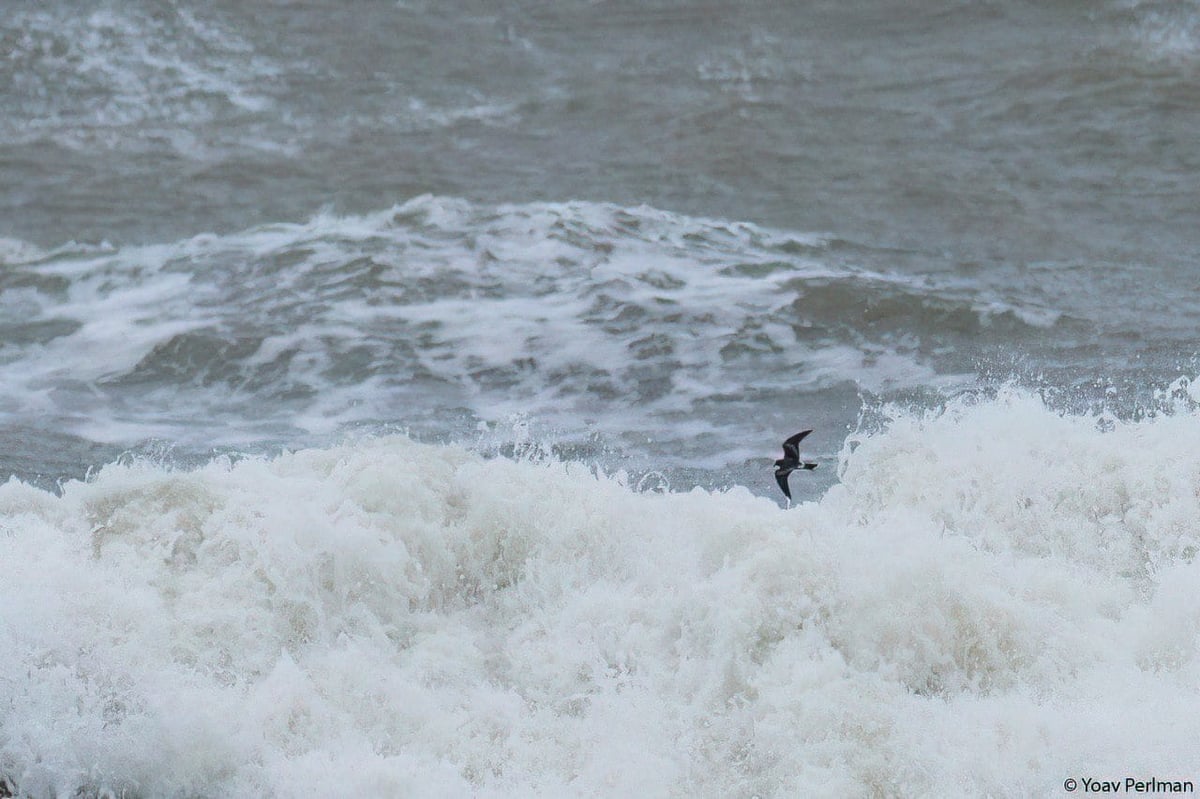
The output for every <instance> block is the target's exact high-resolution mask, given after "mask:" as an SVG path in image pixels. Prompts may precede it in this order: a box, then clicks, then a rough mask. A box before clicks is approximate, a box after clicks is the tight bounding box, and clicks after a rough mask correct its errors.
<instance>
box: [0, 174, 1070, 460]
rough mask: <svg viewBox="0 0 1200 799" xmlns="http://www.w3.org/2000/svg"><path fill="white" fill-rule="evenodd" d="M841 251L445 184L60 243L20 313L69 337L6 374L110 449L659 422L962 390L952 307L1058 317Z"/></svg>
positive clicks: (1044, 320)
mask: <svg viewBox="0 0 1200 799" xmlns="http://www.w3.org/2000/svg"><path fill="white" fill-rule="evenodd" d="M825 248H826V243H825V242H824V240H823V239H821V238H820V237H818V236H806V235H802V234H796V233H787V232H783V231H773V230H769V229H764V228H761V227H758V226H756V225H752V224H747V223H739V222H730V221H726V220H719V219H703V218H695V217H687V216H681V215H678V214H672V213H668V212H664V211H660V210H656V209H653V208H647V207H637V208H622V207H619V206H615V205H610V204H601V203H586V202H572V203H541V204H528V205H502V206H497V207H490V206H478V205H473V204H470V203H467V202H463V201H461V200H454V199H447V198H438V197H428V196H426V197H420V198H416V199H414V200H412V201H409V202H407V203H404V204H403V205H400V206H397V207H395V208H392V209H389V210H387V211H384V212H379V213H374V214H367V215H362V216H349V217H346V216H335V215H332V214H321V215H318V216H317V217H315V218H313V219H312V220H310V221H309V222H307V223H305V224H275V225H266V226H262V227H257V228H253V229H250V230H247V231H244V232H242V233H237V234H231V235H225V236H216V235H211V234H205V235H200V236H196V237H194V238H190V239H187V240H183V241H178V242H174V243H169V244H158V245H146V246H141V247H127V248H123V249H120V250H114V249H112V248H101V249H94V248H93V249H85V248H78V249H77V250H71V249H69V248H68V249H60V250H58V251H55V252H53V253H48V254H46V257H45V258H44V259H43V260H36V261H33V262H26V263H24V264H22V268H23V269H25V270H27V271H28V272H29V274H30V275H32V276H33V277H36V279H37V280H41V281H43V282H49V284H50V287H51V288H52V289H53V290H45V291H40V292H35V291H34V290H33V289H13V290H12V291H6V292H5V295H4V301H5V302H6V303H20V305H21V308H22V311H21V315H20V316H19V317H17V316H14V318H21V319H23V320H24V321H25V322H28V323H31V324H39V325H42V326H43V327H42V328H39V330H43V329H44V331H46V332H45V333H39V335H38V337H37V339H36V341H34V342H33V343H30V344H29V345H27V346H25V347H24V348H23V349H22V350H21V351H20V352H19V357H15V358H13V359H12V360H11V361H10V362H9V363H7V364H0V379H2V380H3V381H4V384H5V386H6V390H7V392H8V394H9V397H10V404H15V405H16V406H17V407H18V408H19V409H23V410H24V412H27V413H30V414H36V415H37V416H38V417H39V418H46V417H47V414H49V415H51V416H54V418H57V419H59V420H60V421H61V423H62V424H63V425H65V426H66V427H68V428H69V429H71V430H72V431H73V432H80V431H81V430H82V427H83V426H86V427H87V435H88V437H89V438H92V437H96V438H94V439H93V440H101V441H121V442H126V441H127V440H126V439H124V438H120V437H118V436H117V433H118V432H120V433H121V435H124V433H125V432H126V431H128V430H129V429H130V427H129V426H130V424H136V423H137V422H138V421H139V420H140V421H141V422H144V423H145V425H146V430H147V431H148V434H153V435H160V434H165V435H166V436H167V437H168V438H173V439H179V438H187V437H188V436H193V437H198V438H199V439H202V440H205V441H209V440H211V437H212V436H216V435H220V436H227V435H228V433H229V432H230V431H231V430H235V429H236V430H239V431H240V430H242V429H251V428H253V426H254V425H255V424H260V425H261V426H262V427H263V429H264V430H270V431H275V430H277V429H279V427H280V425H287V426H288V427H289V428H290V429H291V430H292V431H300V432H302V433H313V434H321V435H324V434H327V433H329V432H332V431H336V430H337V429H338V428H339V427H340V426H342V425H346V424H357V423H364V422H365V423H372V422H376V421H380V420H382V421H384V422H397V421H398V422H400V423H409V422H412V421H413V420H418V421H419V420H420V418H421V416H422V414H427V413H432V412H434V410H436V409H438V408H461V409H465V411H464V412H467V413H471V414H474V415H475V416H476V417H477V418H478V419H482V420H485V421H489V422H498V421H501V420H503V419H506V418H508V417H510V416H511V415H513V414H515V413H525V414H530V415H532V416H535V417H538V418H539V419H541V420H542V421H543V422H545V423H547V424H552V425H558V426H559V427H561V428H562V429H564V430H570V429H575V430H578V429H579V428H580V425H581V420H582V422H583V424H584V425H586V426H587V427H588V428H589V429H591V430H599V431H601V432H605V433H608V434H612V435H616V434H624V433H625V432H628V431H634V432H637V433H639V434H643V435H653V434H656V433H657V431H660V430H661V429H663V426H664V422H663V421H662V420H663V419H664V418H669V419H670V422H669V426H670V427H671V428H676V427H678V426H679V425H681V424H683V422H684V420H685V418H686V419H692V418H694V417H695V416H696V415H697V413H698V411H697V407H698V406H701V405H703V404H704V403H705V402H709V401H711V400H712V398H714V397H722V396H729V397H734V396H744V395H745V394H746V393H747V392H750V391H758V392H778V391H780V390H781V387H780V385H779V383H780V381H779V375H781V374H783V375H787V376H788V377H787V381H786V391H787V392H788V394H789V395H795V396H799V395H801V394H803V393H804V392H816V391H824V390H830V389H834V388H839V387H846V386H849V387H850V389H849V390H850V391H851V392H852V391H853V390H854V389H855V388H860V389H863V390H867V391H872V392H883V391H888V390H893V389H899V388H905V387H915V386H927V385H930V384H938V383H940V382H946V381H949V382H952V383H961V382H962V381H963V380H964V379H968V378H969V377H970V376H969V375H962V374H959V373H958V372H957V371H951V370H947V369H945V368H943V367H942V366H941V364H939V363H937V362H936V356H934V357H931V355H930V350H929V348H928V347H927V346H925V344H924V343H923V339H922V336H923V335H925V334H926V333H928V334H929V335H932V336H937V335H940V334H941V329H940V328H939V327H937V324H938V323H937V315H939V314H942V315H944V314H954V315H955V320H956V321H955V324H966V325H970V324H975V325H976V326H978V327H979V328H980V329H981V330H982V329H983V328H984V327H986V325H987V324H988V323H989V321H990V320H994V319H996V318H998V317H1005V318H1011V319H1014V320H1016V322H1015V323H1016V324H1018V325H1020V324H1024V323H1025V322H1028V323H1029V326H1030V327H1040V326H1043V325H1048V324H1052V323H1053V320H1054V319H1056V318H1057V315H1056V314H1057V312H1055V311H1053V310H1051V309H1049V308H1048V307H1046V306H1045V303H1044V301H1042V300H1040V299H1039V300H1036V301H1028V300H1027V299H1025V298H1021V297H1019V296H1015V297H1014V296H1004V295H1001V294H998V293H997V292H996V291H994V290H992V289H989V288H987V287H981V286H979V285H974V284H970V283H968V282H965V281H961V280H957V279H955V278H939V279H933V278H929V279H925V278H922V279H917V278H913V277H910V276H905V275H902V274H897V273H890V272H878V271H872V270H870V269H866V268H864V267H861V266H858V265H855V264H847V263H845V262H844V260H842V259H838V258H833V257H826V254H825ZM6 249H8V250H10V251H14V250H13V248H12V247H11V246H10V247H7V248H6ZM14 252H15V251H14ZM21 257H22V258H26V257H27V256H24V255H23V256H21ZM64 284H65V285H64ZM30 285H35V281H33V278H30ZM19 292H23V293H20V295H19V296H18V293H19ZM877 307H884V308H886V311H885V312H883V313H877V312H876V311H875V310H874V309H875V308H877ZM926 311H927V312H928V313H926ZM926 315H929V316H930V317H931V318H932V319H933V321H931V322H928V323H927V322H926V319H925V316H926ZM864 317H869V318H866V319H865V324H864ZM70 325H74V326H75V327H74V328H72V327H70ZM922 325H926V327H927V328H928V329H927V330H924V329H923V328H922ZM985 332H986V331H985ZM51 333H53V334H54V335H50V334H51ZM134 388H136V407H133V406H130V405H128V403H127V402H126V400H127V394H126V392H127V391H132V390H134ZM181 388H182V389H183V390H181ZM427 395H428V396H430V397H434V398H435V399H434V401H431V402H427V401H425V399H424V398H425V397H426V396H427ZM56 403H57V407H56V406H55V404H56ZM785 410H786V409H785ZM56 411H57V413H56ZM700 412H702V411H700ZM713 412H714V413H720V411H719V410H717V411H713ZM204 420H209V421H208V422H206V421H204ZM702 421H705V422H710V423H711V422H712V420H710V419H706V420H702ZM726 424H727V422H724V421H722V425H726ZM106 425H107V426H108V429H109V431H110V432H109V433H108V434H106V433H105V427H106ZM172 428H174V432H173V433H172V432H171V429H172ZM149 431H152V432H149ZM264 434H265V435H268V437H269V435H271V434H270V433H264ZM251 437H253V433H251ZM243 440H246V439H243ZM234 443H236V441H235V442H234ZM703 454H704V453H696V455H698V456H699V455H703ZM689 457H690V456H689Z"/></svg>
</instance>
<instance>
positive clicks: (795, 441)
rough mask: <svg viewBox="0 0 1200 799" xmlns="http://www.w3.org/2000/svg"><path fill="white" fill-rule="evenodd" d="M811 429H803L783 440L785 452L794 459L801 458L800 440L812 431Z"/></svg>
mask: <svg viewBox="0 0 1200 799" xmlns="http://www.w3.org/2000/svg"><path fill="white" fill-rule="evenodd" d="M811 432H812V431H811V430H801V431H800V432H799V433H797V434H796V435H794V436H792V437H791V438H789V439H788V440H787V441H785V442H783V454H784V455H786V456H787V457H789V458H791V459H792V460H794V461H798V460H800V442H801V441H803V440H804V437H805V436H806V435H808V434H809V433H811Z"/></svg>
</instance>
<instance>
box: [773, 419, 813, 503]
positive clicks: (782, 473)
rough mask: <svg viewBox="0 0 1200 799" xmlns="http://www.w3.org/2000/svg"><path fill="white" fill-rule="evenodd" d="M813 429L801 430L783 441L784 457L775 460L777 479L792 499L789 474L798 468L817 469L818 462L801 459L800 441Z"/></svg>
mask: <svg viewBox="0 0 1200 799" xmlns="http://www.w3.org/2000/svg"><path fill="white" fill-rule="evenodd" d="M811 432H812V431H811V430H801V431H800V432H799V433H797V434H796V435H794V436H792V437H791V438H789V439H788V440H787V441H785V442H783V457H782V458H780V459H779V460H777V461H775V481H776V482H777V483H779V487H780V488H781V489H782V490H783V495H784V496H785V497H787V498H788V502H791V501H792V491H791V489H790V488H788V475H789V474H791V473H792V472H794V471H796V470H797V469H815V468H817V464H815V463H813V462H812V461H802V460H800V442H801V441H803V440H804V437H805V436H806V435H808V434H809V433H811Z"/></svg>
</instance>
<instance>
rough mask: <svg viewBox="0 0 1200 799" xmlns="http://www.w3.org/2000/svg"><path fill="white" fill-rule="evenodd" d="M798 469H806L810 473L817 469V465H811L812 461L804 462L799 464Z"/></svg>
mask: <svg viewBox="0 0 1200 799" xmlns="http://www.w3.org/2000/svg"><path fill="white" fill-rule="evenodd" d="M800 468H801V469H808V470H809V471H810V472H811V471H812V470H813V469H815V468H817V464H815V463H813V462H812V461H805V462H804V463H802V464H800Z"/></svg>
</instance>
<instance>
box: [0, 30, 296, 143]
mask: <svg viewBox="0 0 1200 799" xmlns="http://www.w3.org/2000/svg"><path fill="white" fill-rule="evenodd" d="M0 32H4V33H6V34H7V36H8V40H9V41H11V42H12V43H13V46H12V48H11V52H10V53H9V54H8V55H9V57H10V59H11V60H12V61H13V62H14V63H15V64H16V65H19V67H20V68H19V69H17V71H16V72H15V73H14V86H13V89H14V91H15V95H14V96H15V99H16V100H17V101H18V102H19V103H20V111H21V112H22V113H16V114H9V115H7V116H8V117H11V120H10V119H7V118H6V119H3V120H0V135H3V136H4V137H5V138H6V139H8V140H10V141H11V140H17V141H22V140H32V139H35V138H40V137H48V138H50V139H51V140H53V141H55V142H56V143H58V144H60V145H63V146H66V147H72V148H80V149H83V148H91V147H93V146H95V145H97V144H98V145H100V146H102V147H111V148H135V149H136V148H140V147H145V146H146V145H147V142H146V139H147V137H148V136H149V137H150V138H155V137H161V138H164V139H169V140H171V141H172V142H173V143H174V144H175V146H176V149H177V150H178V151H179V152H180V153H182V154H185V155H193V154H195V153H196V152H197V151H200V150H203V149H204V148H205V147H206V146H207V145H204V144H201V143H200V142H199V140H197V138H196V137H195V136H194V135H192V134H191V133H189V132H187V131H186V130H179V129H174V126H176V125H182V126H184V127H185V128H186V127H190V128H194V127H195V126H197V125H199V124H202V123H206V122H210V121H212V120H213V119H215V118H216V117H217V116H218V115H219V113H220V112H221V110H222V106H224V105H228V106H232V107H233V108H234V109H236V110H237V111H239V112H244V113H254V112H258V111H262V110H263V109H264V108H266V107H268V106H269V105H270V104H271V102H272V101H271V99H270V97H269V96H267V95H265V94H262V93H261V92H260V91H259V87H260V86H261V84H262V83H263V82H265V81H267V80H269V79H271V78H274V77H276V76H278V75H279V74H280V72H281V67H280V66H279V65H277V64H274V63H272V62H271V61H270V60H269V59H267V58H264V57H262V56H261V55H258V54H256V53H255V52H254V48H253V47H252V46H251V45H250V44H249V43H248V42H247V41H245V40H244V39H242V38H241V37H240V36H239V35H238V34H237V33H236V32H235V31H233V30H230V29H229V27H228V26H226V25H223V24H221V22H220V21H218V19H216V18H213V19H202V18H200V17H198V16H196V15H195V14H193V13H191V12H189V11H187V10H185V9H178V10H175V9H172V10H168V11H164V12H163V13H160V14H152V13H144V12H141V11H139V10H137V9H135V8H132V7H122V8H100V9H96V10H93V11H91V13H84V14H81V13H79V10H78V9H74V8H71V7H63V8H62V9H55V8H51V7H30V8H13V9H11V13H8V14H6V15H5V18H4V20H3V21H0ZM10 123H11V124H10ZM130 126H142V130H141V131H140V135H137V136H130V135H129V127H130ZM159 126H162V128H161V129H159Z"/></svg>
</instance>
